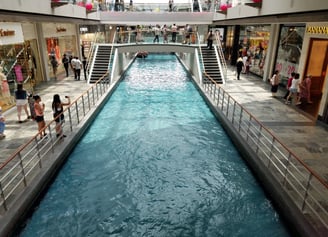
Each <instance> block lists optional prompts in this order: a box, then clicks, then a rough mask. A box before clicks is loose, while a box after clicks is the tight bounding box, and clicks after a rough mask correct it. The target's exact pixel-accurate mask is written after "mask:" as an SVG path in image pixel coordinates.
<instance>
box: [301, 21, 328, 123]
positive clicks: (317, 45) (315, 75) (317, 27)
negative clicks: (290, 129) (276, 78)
mask: <svg viewBox="0 0 328 237" xmlns="http://www.w3.org/2000/svg"><path fill="white" fill-rule="evenodd" d="M299 61H300V63H299V65H300V67H299V70H298V72H299V73H300V75H301V78H302V79H303V78H304V77H305V76H306V75H311V76H312V78H311V90H310V95H311V100H312V103H311V104H308V103H302V104H301V106H300V107H299V108H300V109H302V110H303V111H305V112H306V113H308V114H310V115H311V116H313V117H314V118H315V119H319V120H321V121H323V122H325V123H327V124H328V83H327V80H328V22H321V23H308V24H306V26H305V33H304V40H303V47H302V51H301V57H300V60H299Z"/></svg>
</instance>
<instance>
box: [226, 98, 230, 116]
mask: <svg viewBox="0 0 328 237" xmlns="http://www.w3.org/2000/svg"><path fill="white" fill-rule="evenodd" d="M229 104H230V96H228V104H227V112H226V117H227V118H228V119H229V117H228V115H229Z"/></svg>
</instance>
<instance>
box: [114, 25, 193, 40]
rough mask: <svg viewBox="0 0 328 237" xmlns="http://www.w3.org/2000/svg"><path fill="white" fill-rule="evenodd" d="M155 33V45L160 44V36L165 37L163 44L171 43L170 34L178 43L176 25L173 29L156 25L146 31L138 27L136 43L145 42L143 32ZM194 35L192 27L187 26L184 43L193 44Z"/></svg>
mask: <svg viewBox="0 0 328 237" xmlns="http://www.w3.org/2000/svg"><path fill="white" fill-rule="evenodd" d="M143 31H146V32H153V33H154V39H153V43H159V42H160V36H163V43H168V42H169V34H171V36H172V38H171V41H172V43H176V42H177V35H178V26H177V25H176V24H173V25H172V26H171V27H170V26H168V25H166V24H164V25H163V26H162V27H161V26H160V25H158V24H157V25H155V26H154V27H152V26H149V28H147V29H146V30H144V29H143V28H142V27H141V26H140V25H137V26H136V31H135V32H136V43H137V44H138V43H140V42H143V36H142V32H143ZM192 33H193V29H192V27H191V26H190V25H188V24H187V25H186V26H185V29H184V35H185V40H184V43H186V44H190V43H191V36H192ZM119 42H120V41H119Z"/></svg>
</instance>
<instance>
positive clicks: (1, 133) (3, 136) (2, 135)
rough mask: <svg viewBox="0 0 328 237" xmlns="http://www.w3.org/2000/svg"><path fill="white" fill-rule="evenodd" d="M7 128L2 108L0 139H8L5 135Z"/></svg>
mask: <svg viewBox="0 0 328 237" xmlns="http://www.w3.org/2000/svg"><path fill="white" fill-rule="evenodd" d="M5 127H6V124H5V117H4V116H3V115H2V108H1V107H0V139H2V138H5V137H6V135H5V134H4V131H5Z"/></svg>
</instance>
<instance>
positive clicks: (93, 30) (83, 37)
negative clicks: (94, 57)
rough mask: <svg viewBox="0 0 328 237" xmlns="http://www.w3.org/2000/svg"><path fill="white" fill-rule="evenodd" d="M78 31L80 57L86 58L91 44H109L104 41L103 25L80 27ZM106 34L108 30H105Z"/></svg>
mask: <svg viewBox="0 0 328 237" xmlns="http://www.w3.org/2000/svg"><path fill="white" fill-rule="evenodd" d="M111 29H112V28H111ZM111 29H110V30H111ZM79 30H80V45H81V54H82V57H86V58H88V56H89V52H90V49H91V46H92V43H93V42H97V43H106V42H107V43H108V42H109V41H108V40H107V39H106V38H107V37H106V34H105V33H106V31H105V25H81V26H80V29H79ZM107 32H109V30H107Z"/></svg>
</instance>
